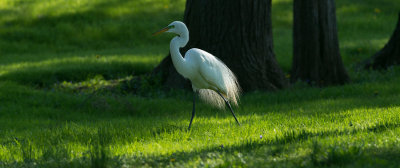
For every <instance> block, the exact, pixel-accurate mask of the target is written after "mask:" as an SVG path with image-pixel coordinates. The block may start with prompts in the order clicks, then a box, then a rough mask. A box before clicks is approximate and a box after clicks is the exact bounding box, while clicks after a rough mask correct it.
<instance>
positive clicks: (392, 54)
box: [365, 12, 400, 69]
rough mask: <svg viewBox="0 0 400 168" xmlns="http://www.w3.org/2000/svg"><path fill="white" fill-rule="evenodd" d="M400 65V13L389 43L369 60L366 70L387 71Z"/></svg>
mask: <svg viewBox="0 0 400 168" xmlns="http://www.w3.org/2000/svg"><path fill="white" fill-rule="evenodd" d="M398 64H400V12H399V18H398V20H397V26H396V28H395V30H394V32H393V34H392V36H391V38H390V40H389V42H388V43H387V44H386V45H385V47H383V49H382V50H380V51H378V52H377V53H376V54H375V55H374V56H372V58H370V59H369V60H367V63H366V65H365V68H366V69H370V68H373V69H386V68H388V67H389V66H392V65H398Z"/></svg>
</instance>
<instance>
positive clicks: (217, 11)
mask: <svg viewBox="0 0 400 168" xmlns="http://www.w3.org/2000/svg"><path fill="white" fill-rule="evenodd" d="M184 23H185V24H186V25H187V27H188V29H189V37H190V38H189V43H188V45H187V46H186V47H185V48H183V49H182V50H181V52H182V53H184V52H186V51H187V50H188V49H190V48H200V49H203V50H205V51H207V52H209V53H211V54H213V55H214V56H216V57H218V58H219V59H221V60H222V61H223V62H224V63H225V64H226V65H227V66H228V67H229V68H230V69H231V70H232V71H233V72H234V73H235V74H236V76H237V78H238V80H239V84H240V85H241V87H242V89H243V90H244V91H251V90H276V89H280V88H284V87H285V86H287V84H288V83H287V81H286V79H285V77H284V74H283V72H282V70H281V69H280V67H279V65H278V63H277V61H276V60H275V55H274V52H273V43H272V29H271V27H272V26H271V0H252V1H248V0H231V1H229V3H228V2H227V1H223V0H187V2H186V10H185V15H184ZM182 55H184V54H182ZM153 72H154V73H161V78H162V82H163V83H164V85H165V86H167V87H173V88H184V87H188V88H190V83H189V82H188V81H187V80H184V79H183V77H182V76H181V75H179V74H178V73H177V72H176V70H175V68H174V66H173V64H172V61H171V58H170V55H168V56H167V57H166V58H165V59H164V60H163V61H162V62H161V63H160V65H159V66H158V67H156V68H155V69H154V71H153Z"/></svg>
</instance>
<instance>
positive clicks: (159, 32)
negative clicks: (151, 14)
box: [153, 27, 170, 36]
mask: <svg viewBox="0 0 400 168" xmlns="http://www.w3.org/2000/svg"><path fill="white" fill-rule="evenodd" d="M169 29H170V27H165V28H163V29H161V30H160V31H158V32H155V33H153V36H156V35H159V34H161V33H164V32H166V31H168V30H169Z"/></svg>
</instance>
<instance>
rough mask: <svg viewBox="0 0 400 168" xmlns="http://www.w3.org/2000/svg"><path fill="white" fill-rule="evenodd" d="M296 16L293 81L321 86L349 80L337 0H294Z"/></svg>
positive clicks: (294, 14) (294, 15) (294, 13)
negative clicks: (344, 60)
mask: <svg viewBox="0 0 400 168" xmlns="http://www.w3.org/2000/svg"><path fill="white" fill-rule="evenodd" d="M293 17H294V18H293V19H294V24H293V52H294V53H293V66H292V72H291V82H296V81H298V80H301V81H306V82H308V83H310V84H313V85H317V86H326V85H333V84H344V83H346V82H348V81H349V76H348V75H347V72H346V70H345V68H344V66H343V63H342V59H341V56H340V52H339V42H338V37H337V26H336V12H335V1H334V0H294V4H293Z"/></svg>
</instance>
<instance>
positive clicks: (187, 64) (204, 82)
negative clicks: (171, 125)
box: [153, 21, 240, 130]
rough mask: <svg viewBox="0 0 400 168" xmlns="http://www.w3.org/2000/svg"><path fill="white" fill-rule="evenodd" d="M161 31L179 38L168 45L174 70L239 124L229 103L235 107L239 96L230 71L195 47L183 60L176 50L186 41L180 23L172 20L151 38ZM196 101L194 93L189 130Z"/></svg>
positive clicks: (183, 25)
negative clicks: (226, 109) (229, 113)
mask: <svg viewBox="0 0 400 168" xmlns="http://www.w3.org/2000/svg"><path fill="white" fill-rule="evenodd" d="M163 32H170V33H175V34H177V35H178V36H176V37H174V38H173V39H172V40H171V43H170V52H171V58H172V62H173V64H174V66H175V69H176V71H177V72H178V73H179V74H181V75H182V76H183V77H185V78H187V79H189V80H190V82H191V83H192V88H193V91H194V92H195V93H199V95H200V98H202V99H203V100H205V101H206V102H207V103H209V104H212V105H214V106H216V107H219V108H223V107H224V103H225V104H226V105H228V107H229V109H230V110H231V112H232V115H233V117H234V118H235V120H236V122H237V123H238V124H239V125H240V123H239V121H238V120H237V118H236V116H235V113H234V112H233V110H232V107H231V105H230V103H229V101H230V102H232V103H234V105H237V104H238V99H239V93H240V86H239V83H238V81H237V79H236V77H235V75H234V74H233V72H232V71H231V70H230V69H229V68H228V67H227V66H226V65H225V64H224V63H223V62H222V61H221V60H219V59H218V58H216V57H215V56H213V55H212V54H210V53H208V52H206V51H203V50H201V49H198V48H192V49H190V50H188V51H187V52H186V54H185V57H182V55H181V53H180V52H179V48H182V47H184V46H185V45H186V44H187V43H188V42H189V31H188V29H187V27H186V25H185V24H184V23H183V22H180V21H174V22H172V23H171V24H169V25H168V26H167V27H165V28H163V29H161V30H160V31H158V32H156V33H154V34H153V35H157V34H160V33H163ZM195 101H196V94H194V96H193V111H192V118H191V119H190V123H189V128H188V129H189V130H190V127H191V125H192V121H193V118H194V115H195Z"/></svg>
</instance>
